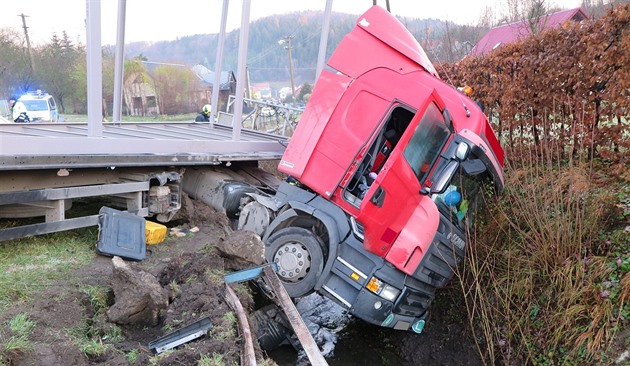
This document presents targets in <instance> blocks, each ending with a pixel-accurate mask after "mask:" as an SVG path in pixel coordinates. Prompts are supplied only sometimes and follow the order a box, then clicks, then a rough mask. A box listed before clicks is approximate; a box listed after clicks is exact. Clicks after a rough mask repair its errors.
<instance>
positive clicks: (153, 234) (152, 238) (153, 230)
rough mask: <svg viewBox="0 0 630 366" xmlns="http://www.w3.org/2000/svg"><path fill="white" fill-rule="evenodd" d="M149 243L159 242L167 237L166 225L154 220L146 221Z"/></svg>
mask: <svg viewBox="0 0 630 366" xmlns="http://www.w3.org/2000/svg"><path fill="white" fill-rule="evenodd" d="M145 232H146V235H147V245H154V244H159V243H161V242H163V241H164V238H165V237H166V226H164V225H162V224H158V223H155V222H153V221H147V222H146V230H145Z"/></svg>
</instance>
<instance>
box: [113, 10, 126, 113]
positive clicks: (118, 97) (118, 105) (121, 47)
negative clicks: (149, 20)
mask: <svg viewBox="0 0 630 366" xmlns="http://www.w3.org/2000/svg"><path fill="white" fill-rule="evenodd" d="M126 11H127V0H118V28H117V30H116V32H117V33H116V56H115V57H116V59H115V63H116V65H115V69H114V112H113V113H112V121H114V122H120V121H122V100H123V93H122V89H123V81H124V79H123V78H124V72H125V69H124V59H125V17H126Z"/></svg>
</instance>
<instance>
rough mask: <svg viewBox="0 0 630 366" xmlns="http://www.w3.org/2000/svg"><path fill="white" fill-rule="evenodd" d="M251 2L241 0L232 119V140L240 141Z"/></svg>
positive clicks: (249, 0)
mask: <svg viewBox="0 0 630 366" xmlns="http://www.w3.org/2000/svg"><path fill="white" fill-rule="evenodd" d="M250 8H251V0H243V13H242V14H241V32H240V35H239V41H238V69H237V72H236V103H234V118H233V119H232V140H235V141H237V140H240V139H241V127H242V126H241V125H242V123H243V121H242V119H243V90H244V89H245V64H246V63H247V43H248V41H249V10H250Z"/></svg>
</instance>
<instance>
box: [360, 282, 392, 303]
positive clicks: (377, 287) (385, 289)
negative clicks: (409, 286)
mask: <svg viewBox="0 0 630 366" xmlns="http://www.w3.org/2000/svg"><path fill="white" fill-rule="evenodd" d="M366 288H367V289H368V290H370V291H372V292H373V293H375V294H377V295H378V296H380V297H382V298H384V299H385V300H389V301H392V302H393V301H394V300H396V298H397V297H398V295H400V290H399V289H397V288H396V287H394V286H391V285H388V284H387V283H385V282H383V281H381V280H379V279H378V278H376V277H372V278H371V279H370V282H368V284H367V286H366Z"/></svg>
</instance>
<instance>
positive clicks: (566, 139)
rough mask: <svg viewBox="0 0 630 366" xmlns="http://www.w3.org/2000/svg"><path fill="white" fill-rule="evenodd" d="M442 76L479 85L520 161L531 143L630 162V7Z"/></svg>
mask: <svg viewBox="0 0 630 366" xmlns="http://www.w3.org/2000/svg"><path fill="white" fill-rule="evenodd" d="M438 70H441V71H442V73H443V75H442V76H443V78H445V79H446V78H448V81H449V82H451V83H452V84H453V85H464V84H467V85H470V86H472V87H473V89H474V92H473V95H472V97H473V98H474V99H475V100H477V101H478V102H480V103H482V104H483V105H484V106H485V112H486V114H487V115H488V116H489V117H491V118H492V121H493V124H494V126H495V131H496V132H497V133H498V134H499V136H500V138H501V141H502V143H503V145H504V147H505V148H506V149H507V150H508V151H509V152H512V154H511V159H512V160H513V161H517V160H518V159H519V157H520V156H519V155H520V154H518V151H520V150H521V149H522V148H523V147H524V146H532V145H535V146H539V147H542V148H557V149H558V151H559V152H561V154H562V156H563V157H564V156H567V155H569V154H571V155H574V156H575V155H576V154H580V153H583V152H588V153H593V154H596V155H597V156H599V157H601V158H605V159H609V160H612V161H615V162H624V161H628V159H629V158H628V156H630V152H629V149H630V116H629V114H630V105H629V104H630V3H626V4H624V5H617V6H616V7H615V8H613V9H611V10H610V11H609V12H608V14H607V15H605V16H604V17H602V18H599V19H597V20H586V21H582V22H579V23H576V22H569V23H567V24H564V25H563V26H562V27H557V28H554V29H550V30H547V31H545V32H542V33H540V34H536V35H533V36H531V37H528V38H526V39H523V40H521V41H519V42H516V43H512V44H507V45H503V46H501V47H499V48H497V49H496V50H494V51H493V52H492V53H490V54H488V55H485V56H480V57H466V58H464V59H463V60H461V61H459V62H458V63H455V64H442V65H439V66H438Z"/></svg>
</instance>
